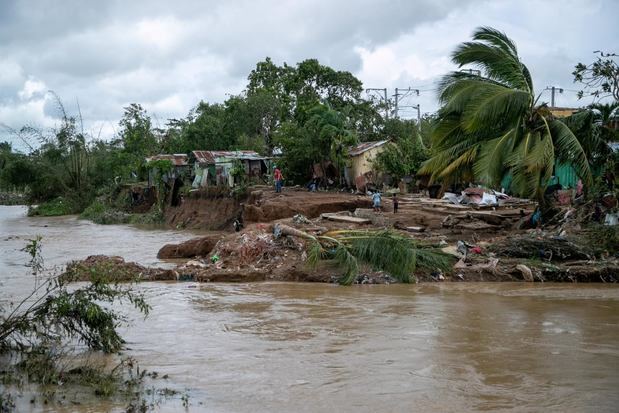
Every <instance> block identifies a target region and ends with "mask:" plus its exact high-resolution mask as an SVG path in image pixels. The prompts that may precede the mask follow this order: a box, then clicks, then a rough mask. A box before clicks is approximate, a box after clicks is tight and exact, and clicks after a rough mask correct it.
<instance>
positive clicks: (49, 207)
mask: <svg viewBox="0 0 619 413" xmlns="http://www.w3.org/2000/svg"><path fill="white" fill-rule="evenodd" d="M78 210H79V209H78V207H77V206H76V205H75V204H74V203H73V202H71V201H69V200H67V199H65V198H63V197H58V198H56V199H52V200H51V201H47V202H43V203H42V204H39V205H36V206H35V205H33V206H31V207H30V208H28V216H29V217H34V216H41V217H55V216H60V215H71V214H75V213H77V212H78Z"/></svg>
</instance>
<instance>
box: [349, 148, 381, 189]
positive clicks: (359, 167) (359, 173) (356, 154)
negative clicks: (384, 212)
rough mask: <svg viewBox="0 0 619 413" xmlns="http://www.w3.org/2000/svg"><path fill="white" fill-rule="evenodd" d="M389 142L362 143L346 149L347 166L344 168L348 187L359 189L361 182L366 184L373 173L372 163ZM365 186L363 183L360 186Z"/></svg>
mask: <svg viewBox="0 0 619 413" xmlns="http://www.w3.org/2000/svg"><path fill="white" fill-rule="evenodd" d="M387 143H389V140H388V139H387V140H383V141H376V142H362V143H360V144H358V145H355V146H352V147H350V148H348V156H349V162H348V164H349V166H347V167H346V170H345V174H346V182H347V184H348V185H349V186H353V185H354V186H356V187H357V188H358V189H360V188H359V186H360V185H359V184H358V182H359V183H361V181H363V182H366V181H367V179H368V178H369V176H370V175H372V173H373V171H374V165H373V164H372V161H373V160H374V158H375V157H376V155H378V154H379V153H381V152H382V151H384V150H385V148H386V146H385V145H386V144H387ZM361 185H362V186H365V183H362V184H361Z"/></svg>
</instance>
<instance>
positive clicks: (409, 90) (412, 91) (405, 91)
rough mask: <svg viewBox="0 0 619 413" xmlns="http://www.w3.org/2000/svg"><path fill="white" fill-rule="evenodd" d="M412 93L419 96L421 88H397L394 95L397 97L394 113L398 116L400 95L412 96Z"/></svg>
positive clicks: (403, 96)
mask: <svg viewBox="0 0 619 413" xmlns="http://www.w3.org/2000/svg"><path fill="white" fill-rule="evenodd" d="M399 90H402V91H403V93H399V92H398V91H399ZM412 93H416V94H417V96H419V89H412V88H411V87H410V86H409V87H408V88H407V89H401V88H397V87H396V88H395V94H394V95H393V96H394V97H395V110H394V112H395V113H394V115H395V117H396V118H397V117H398V104H399V102H400V97H402V98H405V97H407V96H410V95H411V94H412Z"/></svg>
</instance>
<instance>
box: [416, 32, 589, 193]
mask: <svg viewBox="0 0 619 413" xmlns="http://www.w3.org/2000/svg"><path fill="white" fill-rule="evenodd" d="M452 61H453V62H454V63H456V64H457V65H458V66H459V67H463V66H473V67H475V68H476V69H477V70H468V71H455V72H451V73H449V74H447V75H446V76H445V77H443V79H442V80H441V82H440V85H439V101H440V103H441V105H442V107H441V109H440V110H439V120H438V123H437V126H436V128H435V130H434V133H433V136H432V144H433V145H432V146H433V147H432V153H433V156H432V157H431V158H430V159H429V160H428V161H427V162H426V163H425V164H424V166H423V167H422V168H421V170H420V173H421V174H429V175H431V180H432V181H441V182H443V183H444V184H451V183H454V182H458V181H473V180H475V181H478V182H483V183H485V184H487V185H490V186H494V187H498V186H499V185H500V182H501V180H502V178H503V177H504V176H505V175H507V174H511V175H512V191H513V192H514V193H516V194H518V195H520V196H527V197H532V198H537V199H539V200H541V199H543V193H544V189H545V186H546V185H547V183H548V181H549V179H550V177H551V176H552V173H553V168H554V165H555V162H556V161H561V162H567V163H570V164H571V165H572V166H573V167H574V168H575V170H576V172H577V174H578V175H579V176H580V177H581V178H582V179H583V181H584V182H585V184H589V183H591V172H590V169H589V163H588V162H587V156H586V154H585V151H584V150H583V148H582V146H581V144H580V142H579V141H578V139H577V137H576V136H575V135H574V133H572V131H571V130H570V129H569V127H568V126H566V124H565V123H563V122H561V121H559V120H557V119H555V117H554V116H553V115H552V114H551V112H550V110H549V109H548V107H547V105H545V104H541V105H540V104H538V99H539V96H538V97H537V98H536V96H535V93H534V90H533V82H532V80H531V74H530V72H529V70H528V69H527V67H526V66H525V65H524V64H523V63H522V62H521V61H520V58H519V57H518V51H517V50H516V45H515V44H514V42H513V41H512V40H511V39H509V38H508V37H507V36H506V35H505V34H504V33H502V32H499V31H497V30H495V29H492V28H489V27H481V28H478V29H477V30H476V31H475V32H474V34H473V41H471V42H465V43H463V44H461V45H460V46H458V48H457V49H456V50H455V51H454V53H453V54H452Z"/></svg>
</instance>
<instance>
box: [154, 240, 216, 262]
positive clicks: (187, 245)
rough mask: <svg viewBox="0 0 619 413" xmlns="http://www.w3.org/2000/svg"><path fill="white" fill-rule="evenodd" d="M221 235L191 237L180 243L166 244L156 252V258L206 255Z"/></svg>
mask: <svg viewBox="0 0 619 413" xmlns="http://www.w3.org/2000/svg"><path fill="white" fill-rule="evenodd" d="M221 238H222V235H209V236H206V237H198V238H193V239H190V240H188V241H185V242H182V243H180V244H166V245H164V246H163V247H161V249H160V250H159V252H158V253H157V258H193V257H206V256H207V255H208V254H209V253H210V252H211V251H212V249H213V247H215V245H216V244H217V242H218V241H219V240H220V239H221Z"/></svg>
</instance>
